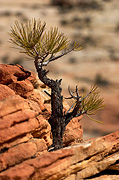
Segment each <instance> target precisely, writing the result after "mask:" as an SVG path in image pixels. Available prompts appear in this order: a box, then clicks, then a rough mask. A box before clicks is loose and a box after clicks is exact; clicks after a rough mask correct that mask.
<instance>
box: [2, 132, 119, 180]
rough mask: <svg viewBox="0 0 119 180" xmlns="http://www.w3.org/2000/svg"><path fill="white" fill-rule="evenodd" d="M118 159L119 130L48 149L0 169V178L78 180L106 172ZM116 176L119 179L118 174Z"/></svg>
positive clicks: (11, 179)
mask: <svg viewBox="0 0 119 180" xmlns="http://www.w3.org/2000/svg"><path fill="white" fill-rule="evenodd" d="M118 160H119V131H118V132H114V133H112V134H110V135H107V136H104V137H100V138H95V139H92V140H89V141H86V142H83V143H81V144H77V145H74V146H70V147H67V148H64V149H61V150H58V151H55V152H50V153H49V152H48V153H45V154H43V155H41V156H39V157H36V158H34V159H28V160H26V161H24V162H22V163H20V164H18V165H16V166H14V167H10V168H9V169H8V170H6V171H4V172H1V173H0V178H1V179H5V178H6V179H7V178H8V179H10V180H13V179H15V178H17V179H24V180H27V179H30V180H34V179H37V180H46V179H47V180H57V179H59V180H60V179H65V180H70V179H71V178H72V180H79V179H85V178H88V177H91V176H93V175H95V174H98V173H99V172H101V171H104V170H105V169H107V168H108V167H109V166H110V165H113V164H115V163H116V162H117V161H118ZM104 177H108V176H107V175H106V176H104ZM115 177H117V178H118V176H116V175H115ZM92 179H93V178H92ZM94 179H95V178H94Z"/></svg>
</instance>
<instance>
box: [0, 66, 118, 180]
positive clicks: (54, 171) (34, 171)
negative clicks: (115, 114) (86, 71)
mask: <svg viewBox="0 0 119 180" xmlns="http://www.w3.org/2000/svg"><path fill="white" fill-rule="evenodd" d="M44 90H45V91H49V93H50V90H49V89H48V88H47V87H45V85H44V84H42V83H41V82H40V81H39V80H37V78H36V75H35V74H34V73H33V72H29V71H27V70H25V69H24V68H23V67H22V66H20V65H0V180H8V179H10V180H14V179H21V180H28V179H29V180H35V179H36V180H43V179H44V180H45V179H48V180H55V179H57V180H59V179H65V180H70V179H71V180H78V179H84V178H88V177H91V176H93V175H96V174H99V173H100V172H102V171H104V170H106V169H108V171H111V172H112V171H113V170H115V171H116V172H117V171H118V170H119V165H118V161H119V132H115V133H112V134H110V135H107V136H104V137H100V138H97V139H92V140H89V141H86V142H83V140H82V133H83V130H82V128H81V125H80V123H79V121H80V120H81V118H74V119H73V120H72V121H71V122H70V123H69V124H68V125H67V127H66V131H65V134H64V138H63V140H64V147H65V148H63V149H61V150H58V151H55V152H47V148H48V146H50V145H51V144H52V134H51V127H50V124H49V123H48V118H49V117H50V114H51V112H50V98H49V96H47V95H46V94H45V92H44ZM68 108H69V106H68V105H67V104H66V102H65V101H64V110H67V109H68ZM101 176H102V178H103V176H104V177H105V176H108V175H107V174H103V175H101ZM115 176H116V178H118V175H116V174H113V177H115ZM110 177H112V176H111V175H110V176H108V178H110ZM93 178H94V177H93ZM96 178H97V177H95V178H94V179H96Z"/></svg>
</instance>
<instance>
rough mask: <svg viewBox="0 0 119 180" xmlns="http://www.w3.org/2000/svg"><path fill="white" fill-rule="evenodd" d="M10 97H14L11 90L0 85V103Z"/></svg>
mask: <svg viewBox="0 0 119 180" xmlns="http://www.w3.org/2000/svg"><path fill="white" fill-rule="evenodd" d="M12 95H15V92H14V91H13V90H11V89H10V88H9V87H8V86H5V85H3V84H0V101H1V100H3V99H6V98H7V97H9V96H12Z"/></svg>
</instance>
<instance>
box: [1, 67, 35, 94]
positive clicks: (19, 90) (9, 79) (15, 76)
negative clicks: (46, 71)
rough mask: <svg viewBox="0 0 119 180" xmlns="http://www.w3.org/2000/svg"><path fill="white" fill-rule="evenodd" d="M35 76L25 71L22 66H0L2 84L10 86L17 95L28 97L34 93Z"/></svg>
mask: <svg viewBox="0 0 119 180" xmlns="http://www.w3.org/2000/svg"><path fill="white" fill-rule="evenodd" d="M35 79H36V77H35V74H34V73H33V72H32V73H31V72H29V71H27V70H25V69H24V68H23V67H22V66H20V65H6V64H1V65H0V84H4V85H7V86H9V87H10V88H11V89H13V90H14V92H15V93H16V94H19V95H20V96H22V97H28V96H30V95H31V94H32V92H33V84H32V83H31V82H33V81H34V80H35Z"/></svg>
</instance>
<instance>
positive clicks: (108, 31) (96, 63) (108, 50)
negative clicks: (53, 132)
mask: <svg viewBox="0 0 119 180" xmlns="http://www.w3.org/2000/svg"><path fill="white" fill-rule="evenodd" d="M58 2H59V5H57V4H58ZM32 18H36V19H39V18H40V19H41V21H42V22H43V21H45V22H46V23H47V28H49V27H51V26H57V27H59V30H60V31H61V32H64V34H65V35H66V36H67V37H69V39H70V40H71V43H73V42H74V41H75V40H76V41H77V42H79V43H82V44H83V45H84V49H83V50H82V51H80V52H71V53H70V54H69V55H67V56H65V57H63V58H62V59H59V60H58V61H56V62H53V63H51V64H50V65H49V66H48V69H50V73H49V76H50V77H52V78H62V79H63V82H62V88H63V94H64V95H65V96H68V91H67V87H68V85H70V86H71V88H72V89H75V85H76V84H77V85H79V87H80V89H89V88H90V86H91V85H92V84H94V83H96V84H97V85H98V86H99V87H100V93H101V96H103V97H104V100H105V104H106V107H105V109H104V110H101V111H100V112H98V113H97V114H96V115H95V116H94V118H95V119H97V120H100V121H103V122H104V124H97V123H95V122H92V121H91V120H90V119H88V118H87V117H86V116H84V117H83V119H82V121H81V124H82V126H83V129H84V138H85V139H87V138H91V137H95V136H100V135H105V134H108V133H111V132H113V131H116V130H119V1H118V0H65V1H63V0H62V1H61V0H54V1H52V0H19V1H17V0H4V1H3V0H0V63H7V64H9V63H19V64H22V65H23V66H24V67H25V68H27V69H28V70H32V71H35V69H34V64H33V61H28V59H27V58H26V57H25V55H23V54H20V53H19V50H16V49H13V48H12V46H13V45H11V44H10V43H8V40H9V38H10V36H9V34H8V33H9V32H10V26H11V25H13V24H14V21H15V20H20V21H22V22H25V21H27V20H28V19H32Z"/></svg>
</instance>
